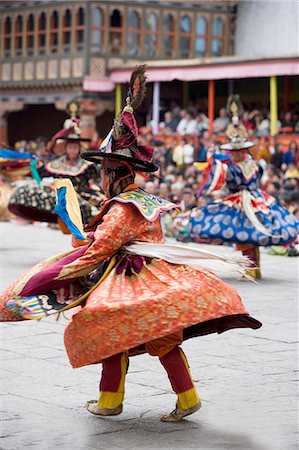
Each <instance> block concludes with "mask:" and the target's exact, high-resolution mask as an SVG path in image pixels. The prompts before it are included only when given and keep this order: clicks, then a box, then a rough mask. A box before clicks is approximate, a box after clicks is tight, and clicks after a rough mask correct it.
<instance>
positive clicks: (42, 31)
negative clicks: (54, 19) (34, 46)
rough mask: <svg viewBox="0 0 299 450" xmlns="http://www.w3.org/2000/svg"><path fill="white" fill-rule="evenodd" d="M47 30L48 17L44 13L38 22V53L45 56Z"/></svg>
mask: <svg viewBox="0 0 299 450" xmlns="http://www.w3.org/2000/svg"><path fill="white" fill-rule="evenodd" d="M46 29H47V16H46V13H44V12H42V13H41V15H40V16H39V20H38V53H39V54H40V55H44V54H45V52H46Z"/></svg>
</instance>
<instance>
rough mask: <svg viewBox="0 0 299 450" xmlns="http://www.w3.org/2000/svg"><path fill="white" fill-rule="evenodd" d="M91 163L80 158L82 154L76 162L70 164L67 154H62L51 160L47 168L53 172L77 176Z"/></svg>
mask: <svg viewBox="0 0 299 450" xmlns="http://www.w3.org/2000/svg"><path fill="white" fill-rule="evenodd" d="M91 164H92V163H90V162H88V161H85V160H84V159H82V158H80V156H79V157H78V158H77V159H76V161H75V163H74V164H70V163H69V160H68V158H67V155H62V156H60V157H59V158H55V159H53V160H52V161H50V162H49V163H48V164H47V165H46V166H45V169H46V170H47V171H48V172H51V173H53V174H59V175H71V176H73V177H76V176H77V175H80V174H81V173H83V172H84V171H85V170H86V169H87V167H89V166H90V165H91Z"/></svg>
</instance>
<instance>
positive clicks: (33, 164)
mask: <svg viewBox="0 0 299 450" xmlns="http://www.w3.org/2000/svg"><path fill="white" fill-rule="evenodd" d="M30 168H31V174H32V177H33V178H34V179H35V181H36V182H37V184H38V185H40V184H41V178H40V176H39V173H38V170H37V160H36V159H33V160H32V161H30Z"/></svg>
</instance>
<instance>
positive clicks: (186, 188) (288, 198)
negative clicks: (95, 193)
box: [16, 110, 299, 218]
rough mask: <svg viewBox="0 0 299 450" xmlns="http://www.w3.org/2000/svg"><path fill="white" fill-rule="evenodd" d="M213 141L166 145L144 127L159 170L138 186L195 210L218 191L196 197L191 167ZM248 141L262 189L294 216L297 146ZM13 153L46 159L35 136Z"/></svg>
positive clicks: (298, 195) (298, 188)
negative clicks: (257, 165)
mask: <svg viewBox="0 0 299 450" xmlns="http://www.w3.org/2000/svg"><path fill="white" fill-rule="evenodd" d="M224 112H225V110H222V113H221V114H220V117H219V118H218V119H219V120H217V119H216V120H215V123H216V125H217V127H219V128H220V127H222V126H223V125H224V124H225V123H226V124H227V122H228V120H226V119H227V117H226V115H225V114H224ZM165 116H166V119H167V124H168V126H169V127H170V126H171V127H172V128H173V129H175V122H174V121H173V115H172V114H171V113H170V112H169V111H168V112H167V113H166V114H165ZM190 117H191V115H190V114H189V115H187V117H186V119H187V121H189V122H190ZM180 123H182V121H180V122H178V124H177V127H178V126H179V124H180ZM196 123H199V122H198V121H197V122H196ZM193 125H194V124H193ZM193 125H192V126H193ZM190 127H191V125H190ZM190 129H191V128H190ZM216 137H217V134H216V133H215V134H213V135H210V133H209V132H208V131H207V130H204V131H203V132H202V134H201V137H199V138H198V137H195V136H181V137H179V138H178V137H177V136H173V139H170V141H169V142H168V141H167V140H165V139H161V138H159V137H155V136H153V135H152V134H151V132H150V131H149V129H148V128H146V129H145V130H144V132H143V133H142V132H141V134H140V143H141V144H142V143H143V144H148V143H150V144H152V145H153V146H154V148H155V161H156V162H157V164H158V165H159V171H158V172H157V173H155V174H153V175H150V176H148V175H145V176H141V175H138V180H137V181H138V183H139V184H141V186H142V187H144V188H145V189H146V190H147V191H148V192H150V193H152V194H154V195H157V196H160V197H163V198H166V199H168V200H170V201H173V202H175V203H176V204H178V205H180V209H181V211H182V212H183V213H184V212H186V213H187V212H189V211H190V210H191V209H192V208H194V207H197V206H198V207H202V206H203V205H204V204H206V202H207V201H209V200H211V199H212V198H215V196H217V195H221V193H215V194H213V196H214V197H205V196H203V195H199V193H200V190H201V187H202V185H203V173H202V171H200V170H199V169H198V168H196V167H195V166H194V164H193V163H194V162H201V161H205V155H206V151H207V149H208V148H209V146H210V145H211V143H215V140H216ZM252 139H253V140H255V143H256V146H255V147H253V148H252V149H251V153H252V155H253V157H254V158H255V159H256V160H257V161H258V164H259V165H260V168H261V173H262V176H261V187H262V189H263V190H265V191H266V192H268V193H269V194H270V195H272V196H273V197H275V198H276V199H277V201H278V202H279V203H280V204H281V205H283V206H285V207H286V208H288V209H289V210H290V211H291V212H293V213H294V214H296V216H297V217H298V218H299V145H298V143H297V142H296V140H293V141H291V142H290V143H289V145H288V147H287V148H285V146H284V145H282V144H281V143H277V144H275V145H273V146H272V145H270V141H269V139H268V138H267V137H263V138H261V139H258V138H256V137H252ZM216 147H217V145H216ZM16 150H18V151H25V152H29V153H35V154H36V155H37V156H38V157H39V158H41V159H42V160H44V161H46V160H48V159H49V155H47V151H46V140H45V139H44V138H38V139H37V140H35V141H20V142H18V143H17V144H16ZM53 156H54V155H52V157H53ZM228 157H229V155H228Z"/></svg>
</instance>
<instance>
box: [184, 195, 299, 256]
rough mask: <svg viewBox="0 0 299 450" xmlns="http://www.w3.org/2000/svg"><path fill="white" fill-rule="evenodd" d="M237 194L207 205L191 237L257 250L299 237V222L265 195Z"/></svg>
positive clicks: (195, 218)
mask: <svg viewBox="0 0 299 450" xmlns="http://www.w3.org/2000/svg"><path fill="white" fill-rule="evenodd" d="M244 193H245V192H243V193H236V194H233V195H230V196H228V197H226V198H223V199H219V200H215V201H213V202H210V203H208V204H207V205H206V206H205V207H204V208H202V210H199V211H198V212H197V214H195V213H194V212H192V216H191V215H190V221H189V224H188V227H187V228H188V233H189V235H190V236H191V237H193V238H194V237H198V236H201V237H204V238H210V239H221V240H222V241H224V242H234V243H239V244H251V245H255V246H265V247H266V246H270V245H282V244H285V243H288V242H291V241H293V240H294V239H296V237H297V236H298V234H299V221H298V220H297V219H296V217H295V216H294V215H293V214H291V213H290V212H289V211H288V210H287V209H286V208H283V207H282V206H280V205H279V204H278V202H277V201H276V200H275V199H274V198H273V197H271V196H270V195H268V194H266V193H264V192H263V193H261V194H259V195H258V196H254V195H252V194H250V193H249V192H247V191H246V194H248V195H247V196H246V198H245V201H244V195H242V194H244Z"/></svg>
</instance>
